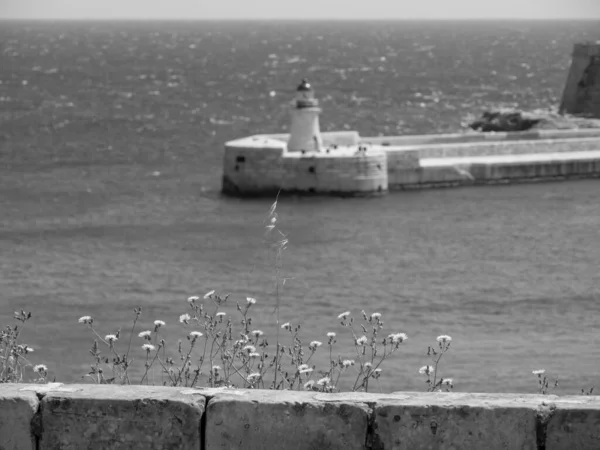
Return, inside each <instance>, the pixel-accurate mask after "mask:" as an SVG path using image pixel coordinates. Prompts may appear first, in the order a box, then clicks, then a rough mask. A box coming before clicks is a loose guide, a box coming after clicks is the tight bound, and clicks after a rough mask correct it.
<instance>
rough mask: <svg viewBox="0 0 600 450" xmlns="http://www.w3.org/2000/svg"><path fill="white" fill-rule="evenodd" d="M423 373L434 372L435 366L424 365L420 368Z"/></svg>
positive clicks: (429, 373)
mask: <svg viewBox="0 0 600 450" xmlns="http://www.w3.org/2000/svg"><path fill="white" fill-rule="evenodd" d="M419 373H420V374H421V375H431V374H432V373H433V366H423V367H421V368H420V369H419Z"/></svg>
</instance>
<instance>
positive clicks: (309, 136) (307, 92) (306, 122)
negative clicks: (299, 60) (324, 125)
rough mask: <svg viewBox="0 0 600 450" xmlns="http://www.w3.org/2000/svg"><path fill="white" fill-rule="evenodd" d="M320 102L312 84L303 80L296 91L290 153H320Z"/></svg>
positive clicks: (289, 145) (288, 148)
mask: <svg viewBox="0 0 600 450" xmlns="http://www.w3.org/2000/svg"><path fill="white" fill-rule="evenodd" d="M320 113H321V108H319V101H318V100H317V99H316V98H315V93H314V91H313V89H312V86H311V85H310V83H309V82H308V81H307V80H306V79H303V80H302V82H301V83H300V84H299V85H298V88H297V89H296V104H295V107H294V108H293V109H292V113H291V126H290V138H289V140H288V146H287V150H288V151H289V152H301V151H305V152H320V151H321V147H322V145H323V141H322V139H321V130H320V129H319V114H320Z"/></svg>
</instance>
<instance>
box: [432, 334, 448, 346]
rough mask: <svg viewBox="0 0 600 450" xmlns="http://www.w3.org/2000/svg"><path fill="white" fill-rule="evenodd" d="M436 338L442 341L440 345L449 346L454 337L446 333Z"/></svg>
mask: <svg viewBox="0 0 600 450" xmlns="http://www.w3.org/2000/svg"><path fill="white" fill-rule="evenodd" d="M436 340H437V341H438V342H439V343H440V347H447V346H449V345H450V342H452V338H451V337H450V336H447V335H445V334H442V335H441V336H438V337H437V339H436Z"/></svg>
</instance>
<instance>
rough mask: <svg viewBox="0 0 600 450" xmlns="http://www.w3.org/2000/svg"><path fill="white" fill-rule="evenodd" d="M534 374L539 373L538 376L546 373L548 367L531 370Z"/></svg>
mask: <svg viewBox="0 0 600 450" xmlns="http://www.w3.org/2000/svg"><path fill="white" fill-rule="evenodd" d="M531 373H532V374H534V375H537V376H538V377H539V376H541V375H543V374H545V373H546V369H539V370H534V371H532V372H531Z"/></svg>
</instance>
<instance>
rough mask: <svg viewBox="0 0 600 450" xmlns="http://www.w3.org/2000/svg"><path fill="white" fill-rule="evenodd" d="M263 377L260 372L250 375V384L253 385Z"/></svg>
mask: <svg viewBox="0 0 600 450" xmlns="http://www.w3.org/2000/svg"><path fill="white" fill-rule="evenodd" d="M260 377H262V375H261V374H260V373H259V372H254V373H251V374H250V375H248V382H249V383H252V382H253V381H256V380H258V379H259V378H260Z"/></svg>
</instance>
